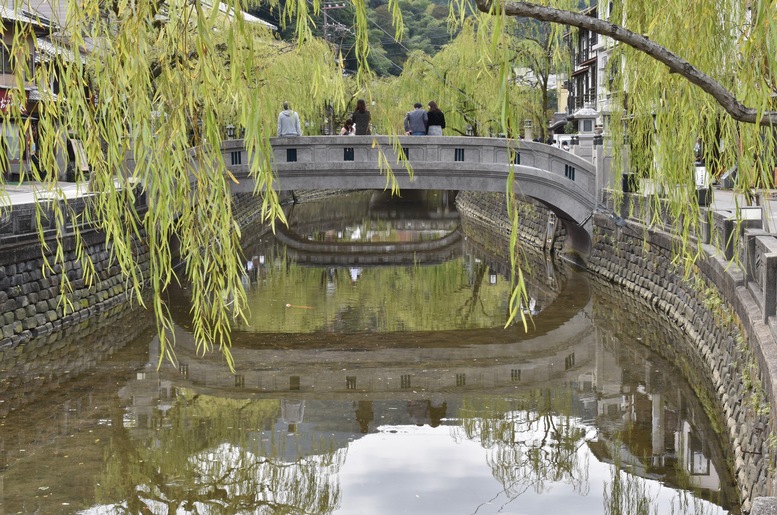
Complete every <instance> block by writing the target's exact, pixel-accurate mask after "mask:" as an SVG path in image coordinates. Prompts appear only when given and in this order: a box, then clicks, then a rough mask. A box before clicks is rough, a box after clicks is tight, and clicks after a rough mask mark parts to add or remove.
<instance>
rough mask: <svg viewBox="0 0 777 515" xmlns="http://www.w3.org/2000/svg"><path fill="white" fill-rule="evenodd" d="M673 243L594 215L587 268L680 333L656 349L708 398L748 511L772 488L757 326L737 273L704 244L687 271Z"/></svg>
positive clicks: (651, 232) (628, 223) (640, 228)
mask: <svg viewBox="0 0 777 515" xmlns="http://www.w3.org/2000/svg"><path fill="white" fill-rule="evenodd" d="M676 244H677V242H676V241H674V240H673V238H672V237H671V236H670V235H669V234H667V233H665V232H663V231H660V230H657V229H651V230H649V231H646V230H645V228H644V226H642V225H641V224H638V223H634V222H631V221H623V222H619V223H618V224H616V223H615V222H614V221H613V219H612V217H610V216H608V215H597V216H595V218H594V246H593V251H592V253H591V257H590V261H589V265H588V269H589V270H590V271H591V272H593V273H595V274H597V275H598V276H600V277H602V278H604V279H605V280H607V281H609V282H611V283H612V284H614V285H616V286H619V287H621V288H622V289H624V290H625V292H626V294H627V295H630V296H632V297H637V298H640V299H641V300H642V303H643V304H644V305H645V308H646V309H650V310H654V311H656V312H658V313H660V314H661V315H662V316H664V317H665V318H666V319H668V320H669V321H671V322H672V323H673V324H674V325H675V326H677V327H679V328H681V330H682V331H683V333H684V334H685V338H686V341H683V342H678V344H677V350H676V351H675V352H667V350H666V349H664V350H662V349H656V350H657V351H658V352H660V353H662V354H663V355H664V356H665V357H667V358H669V359H670V360H672V361H673V362H674V363H675V365H677V366H678V367H679V368H680V370H682V371H683V374H684V375H685V377H686V378H688V379H689V381H690V382H691V384H692V386H693V387H694V389H695V390H696V394H697V396H698V397H699V398H700V399H702V400H704V399H707V403H706V406H707V408H708V416H710V418H711V420H712V421H713V425H715V423H716V421H718V424H717V425H718V426H719V431H720V436H721V438H722V439H723V440H724V441H727V442H729V444H730V448H731V451H732V452H733V456H730V457H729V458H730V459H729V460H728V462H729V463H730V464H731V465H732V466H733V473H734V477H735V478H736V480H737V485H738V487H739V491H740V494H741V498H742V508H743V510H745V511H749V509H750V505H751V502H752V500H753V499H754V498H756V497H761V496H766V495H772V494H773V492H772V491H771V484H772V477H771V468H772V463H773V458H771V454H773V452H772V449H771V445H770V442H769V437H770V435H771V434H772V431H773V427H772V422H771V416H770V403H771V399H770V396H769V395H767V393H766V390H765V389H764V386H763V384H762V367H761V365H760V363H759V359H758V358H757V357H756V354H757V352H756V351H755V350H754V348H756V347H758V346H759V345H760V343H759V342H758V341H757V337H756V333H757V331H756V330H755V328H754V327H753V326H752V323H751V321H750V317H747V316H741V315H742V312H743V308H744V306H743V302H746V299H742V298H741V295H742V294H743V293H746V292H745V291H743V290H742V289H741V288H738V287H737V284H738V283H741V280H742V272H741V271H738V270H737V268H736V267H735V266H734V265H733V264H731V263H729V262H728V261H726V260H725V258H724V257H723V256H722V255H721V254H720V253H718V252H717V251H716V250H715V249H714V248H712V247H709V246H703V248H702V249H701V250H702V256H701V258H700V259H699V260H697V261H696V263H695V264H693V265H692V266H691V267H690V270H687V269H685V268H683V267H681V266H680V265H679V264H673V261H674V257H675V255H676V251H675V250H673V248H674V247H673V246H674V245H676Z"/></svg>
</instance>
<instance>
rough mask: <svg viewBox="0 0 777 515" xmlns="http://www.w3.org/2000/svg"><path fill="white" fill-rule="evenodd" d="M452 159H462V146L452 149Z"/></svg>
mask: <svg viewBox="0 0 777 515" xmlns="http://www.w3.org/2000/svg"><path fill="white" fill-rule="evenodd" d="M453 160H454V161H464V149H463V148H456V149H453Z"/></svg>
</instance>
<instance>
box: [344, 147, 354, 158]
mask: <svg viewBox="0 0 777 515" xmlns="http://www.w3.org/2000/svg"><path fill="white" fill-rule="evenodd" d="M343 161H353V147H345V148H344V149H343Z"/></svg>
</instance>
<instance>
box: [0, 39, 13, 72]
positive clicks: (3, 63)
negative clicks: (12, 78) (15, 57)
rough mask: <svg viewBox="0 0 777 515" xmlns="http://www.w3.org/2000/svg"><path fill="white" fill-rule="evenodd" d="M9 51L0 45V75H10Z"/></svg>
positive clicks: (3, 45)
mask: <svg viewBox="0 0 777 515" xmlns="http://www.w3.org/2000/svg"><path fill="white" fill-rule="evenodd" d="M9 50H10V49H8V48H6V47H5V44H2V45H0V73H7V74H9V75H10V74H12V73H13V70H12V69H11V53H10V51H9Z"/></svg>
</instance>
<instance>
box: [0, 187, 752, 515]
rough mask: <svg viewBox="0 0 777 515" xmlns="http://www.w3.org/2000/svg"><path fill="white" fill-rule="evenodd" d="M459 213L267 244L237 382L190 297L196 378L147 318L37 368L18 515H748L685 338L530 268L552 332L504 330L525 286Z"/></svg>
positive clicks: (296, 210)
mask: <svg viewBox="0 0 777 515" xmlns="http://www.w3.org/2000/svg"><path fill="white" fill-rule="evenodd" d="M451 200H452V199H450V198H448V197H447V195H445V194H442V193H439V192H438V193H429V194H425V195H419V196H413V195H408V197H407V198H405V199H404V200H403V201H396V200H393V201H388V200H387V199H385V198H384V197H382V196H381V195H373V194H370V193H362V194H351V195H346V196H340V197H337V198H334V199H329V200H320V201H309V202H302V203H300V204H298V205H295V206H293V208H292V209H291V210H290V211H289V221H290V226H289V228H288V229H284V230H279V231H278V233H277V234H276V235H275V236H273V235H272V234H268V233H267V232H266V231H259V230H256V231H254V232H250V231H248V232H246V233H245V235H246V247H245V260H244V261H245V268H246V274H245V278H244V286H245V288H246V293H247V295H248V299H249V304H250V307H251V312H250V315H249V316H248V317H247V319H246V320H245V321H243V322H241V323H239V324H236V327H235V332H234V335H233V354H234V356H235V360H236V371H235V373H234V374H233V373H231V372H230V371H229V370H228V369H227V367H226V364H225V362H224V359H223V358H222V357H221V356H220V354H218V353H213V354H207V355H205V356H201V355H198V352H197V349H196V348H195V346H194V343H193V341H192V337H191V326H192V324H191V320H190V319H189V317H188V303H187V292H188V290H187V288H186V287H185V285H183V286H181V287H178V288H175V289H173V290H171V292H170V305H171V309H172V314H173V319H174V321H175V333H176V347H175V349H176V357H177V362H176V363H175V364H171V363H168V362H164V363H163V364H162V366H161V367H160V368H157V366H156V364H157V362H158V358H159V348H158V339H157V337H156V336H155V329H154V324H153V320H152V319H151V318H150V316H149V314H148V313H147V312H145V311H143V310H142V309H139V308H137V307H135V306H129V305H127V306H120V307H117V308H115V309H113V310H112V311H111V312H109V313H105V314H103V315H101V316H100V317H99V318H98V319H92V320H89V321H85V322H83V323H81V324H80V325H79V326H77V327H71V328H68V329H67V330H64V331H62V332H60V333H57V334H53V335H49V336H48V337H47V338H46V339H45V340H42V341H33V342H29V343H27V344H26V345H24V346H23V347H22V348H21V349H20V350H19V351H18V354H19V356H18V364H19V365H18V366H17V367H14V368H9V369H6V370H2V371H1V372H2V376H0V513H2V514H11V513H44V514H45V513H82V514H103V513H105V514H107V513H133V514H134V513H159V514H163V513H199V514H205V513H207V514H216V513H219V514H220V513H336V514H365V513H369V514H395V513H412V514H416V513H417V514H490V513H506V514H537V513H543V512H557V513H580V514H636V513H645V514H652V513H656V514H665V513H674V514H725V513H732V514H737V513H739V509H738V505H739V501H738V499H737V496H736V489H735V485H734V482H733V479H732V477H731V474H730V470H729V466H728V462H729V458H728V455H729V451H728V450H727V449H726V448H725V447H723V446H722V445H721V443H720V440H719V438H718V436H717V432H716V427H718V423H717V421H716V419H715V415H714V409H711V407H710V406H708V404H709V402H708V401H705V400H704V399H707V398H708V397H707V396H706V395H705V394H704V392H703V386H704V385H703V382H700V381H696V380H695V379H694V378H691V379H690V383H689V382H688V381H686V380H685V379H683V374H681V373H680V372H679V371H678V370H677V369H675V368H674V367H673V366H672V364H671V363H670V362H669V361H667V360H665V359H664V358H662V357H661V354H663V355H666V356H671V355H672V352H678V351H677V349H678V346H677V341H678V340H679V339H682V338H683V335H682V334H681V333H680V332H679V331H676V330H675V329H673V328H672V327H667V324H666V323H665V322H663V321H662V319H661V318H660V317H658V316H656V315H654V314H651V313H650V312H649V310H648V309H647V308H645V307H643V306H641V305H640V304H639V303H638V302H637V301H635V300H633V299H630V298H627V297H625V296H623V295H622V294H619V293H617V292H614V291H612V288H611V287H609V286H608V285H606V284H603V283H601V282H599V281H597V280H596V279H594V278H592V277H591V276H589V275H587V274H585V273H584V272H581V271H578V270H575V269H573V268H571V267H569V266H566V265H564V264H563V263H561V262H558V261H556V262H554V261H552V260H548V259H547V258H545V257H544V256H541V255H535V254H532V253H528V252H527V253H526V266H525V272H526V276H527V277H526V283H527V291H528V294H529V298H528V299H527V300H526V302H525V303H524V305H523V311H524V312H525V314H527V315H531V316H530V318H529V319H528V322H527V326H526V328H524V326H523V325H522V324H521V323H520V321H519V322H517V323H514V324H512V325H511V326H509V327H507V328H505V327H504V326H505V322H506V320H507V314H508V300H509V296H510V282H509V265H508V264H506V263H505V262H504V259H500V258H499V257H496V256H497V255H498V253H495V252H493V249H488V248H485V247H484V246H482V245H480V244H479V242H478V241H477V240H478V238H477V235H471V234H469V235H468V234H462V232H461V230H460V220H459V215H458V213H457V212H456V210H455V208H453V204H452V201H451ZM692 385H693V386H692ZM699 393H701V394H700V395H699ZM700 399H702V400H700ZM705 407H706V408H707V409H706V410H705ZM707 412H711V413H713V415H712V419H710V418H709V416H708V414H707Z"/></svg>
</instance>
